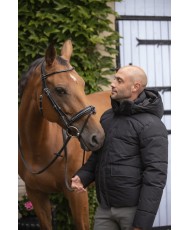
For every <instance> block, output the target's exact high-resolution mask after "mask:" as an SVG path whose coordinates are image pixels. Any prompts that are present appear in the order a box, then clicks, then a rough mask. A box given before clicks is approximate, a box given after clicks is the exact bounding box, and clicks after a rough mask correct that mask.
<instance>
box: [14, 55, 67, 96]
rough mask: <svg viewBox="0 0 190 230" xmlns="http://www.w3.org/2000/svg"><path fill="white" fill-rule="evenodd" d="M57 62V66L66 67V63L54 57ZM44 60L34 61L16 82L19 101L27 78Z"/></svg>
mask: <svg viewBox="0 0 190 230" xmlns="http://www.w3.org/2000/svg"><path fill="white" fill-rule="evenodd" d="M56 59H57V61H58V62H59V64H61V65H64V66H67V64H68V63H67V61H66V60H65V59H63V58H61V57H59V56H57V57H56ZM43 60H44V57H43V58H38V59H36V60H35V61H33V62H32V64H31V65H30V66H29V68H28V70H27V71H26V72H25V73H23V74H22V76H21V78H20V80H19V81H18V96H19V98H20V99H21V98H22V94H23V92H24V88H25V86H26V84H27V82H28V79H29V77H30V76H31V75H32V72H33V71H34V70H35V69H36V68H37V66H38V65H39V64H40V63H42V61H43Z"/></svg>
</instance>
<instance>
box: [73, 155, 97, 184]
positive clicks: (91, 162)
mask: <svg viewBox="0 0 190 230" xmlns="http://www.w3.org/2000/svg"><path fill="white" fill-rule="evenodd" d="M97 160H98V151H96V152H93V153H92V154H91V156H90V157H89V159H88V160H87V162H86V163H85V164H84V165H83V166H82V167H81V168H80V169H79V170H78V171H77V172H76V174H75V175H78V176H79V177H80V179H81V182H82V184H83V186H84V188H86V187H87V186H88V185H89V184H90V183H92V182H93V181H94V180H95V169H96V164H97Z"/></svg>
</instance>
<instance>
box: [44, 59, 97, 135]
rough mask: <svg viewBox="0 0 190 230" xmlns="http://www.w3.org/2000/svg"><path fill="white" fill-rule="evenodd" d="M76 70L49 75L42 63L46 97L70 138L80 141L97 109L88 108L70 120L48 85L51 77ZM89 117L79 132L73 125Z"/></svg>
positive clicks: (66, 70) (70, 69)
mask: <svg viewBox="0 0 190 230" xmlns="http://www.w3.org/2000/svg"><path fill="white" fill-rule="evenodd" d="M72 70H74V67H72V68H69V69H65V70H60V71H56V72H52V73H48V74H46V71H45V62H43V63H42V65H41V74H42V75H41V79H42V87H43V88H42V90H43V92H44V93H45V94H46V96H47V97H48V99H49V101H50V103H51V104H52V106H53V108H54V109H55V110H56V112H57V113H58V114H59V116H60V118H61V121H62V122H63V125H64V126H65V127H66V133H67V135H68V136H71V137H72V136H75V137H77V138H78V139H80V137H81V133H82V131H83V130H84V127H85V125H86V124H87V121H88V119H89V117H90V115H91V114H95V113H96V111H95V107H94V106H88V107H86V108H84V109H82V110H81V111H79V112H78V113H77V114H75V115H74V116H72V117H71V118H70V119H69V118H68V116H67V115H66V114H65V113H64V112H63V110H62V109H61V108H60V107H59V105H58V104H57V103H56V101H55V100H54V98H53V97H52V95H51V92H50V90H49V89H48V87H47V84H46V79H47V77H49V76H52V75H54V74H59V73H65V72H69V71H72ZM42 98H43V96H42V94H41V95H40V111H41V112H42V111H43V107H42ZM86 115H88V116H87V119H86V121H85V122H84V125H83V127H82V128H81V130H79V129H78V128H77V127H76V126H74V125H73V123H74V122H76V121H78V120H80V119H81V118H82V117H84V116H86Z"/></svg>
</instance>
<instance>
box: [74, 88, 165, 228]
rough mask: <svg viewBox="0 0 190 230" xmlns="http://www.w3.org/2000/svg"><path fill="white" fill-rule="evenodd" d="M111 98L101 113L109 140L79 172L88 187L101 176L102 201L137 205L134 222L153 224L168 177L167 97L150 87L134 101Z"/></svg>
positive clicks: (144, 225) (110, 204)
mask: <svg viewBox="0 0 190 230" xmlns="http://www.w3.org/2000/svg"><path fill="white" fill-rule="evenodd" d="M111 102H112V109H109V110H108V111H106V112H105V113H104V114H103V115H102V117H101V124H102V127H103V128H104V131H105V141H104V145H103V147H102V148H101V149H100V150H98V151H96V152H93V153H92V155H91V156H90V158H89V159H88V161H87V163H86V164H85V165H84V166H83V167H82V168H81V169H80V170H79V171H78V172H77V173H76V174H77V175H78V176H79V177H80V179H81V181H82V183H83V185H84V187H87V186H88V185H89V184H90V183H91V182H93V181H94V180H95V184H96V193H97V199H98V202H99V204H100V205H101V207H103V208H109V207H131V206H137V211H136V215H135V218H134V222H133V225H134V226H135V227H139V228H142V229H146V230H147V229H151V227H152V225H153V222H154V219H155V215H156V213H157V210H158V207H159V204H160V200H161V197H162V193H163V188H164V186H165V184H166V177H167V163H168V138H167V130H166V127H165V125H164V124H163V123H162V121H161V117H162V115H163V104H162V100H161V97H160V95H159V93H158V92H156V91H153V90H146V89H145V90H144V91H143V92H142V93H141V94H140V96H139V97H138V98H137V99H136V100H135V101H134V102H132V101H128V100H124V101H122V102H121V103H119V102H117V101H115V100H111Z"/></svg>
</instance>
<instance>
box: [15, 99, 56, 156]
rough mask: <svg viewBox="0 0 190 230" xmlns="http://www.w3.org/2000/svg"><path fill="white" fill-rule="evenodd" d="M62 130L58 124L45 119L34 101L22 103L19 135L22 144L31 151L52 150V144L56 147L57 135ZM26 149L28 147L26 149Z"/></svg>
mask: <svg viewBox="0 0 190 230" xmlns="http://www.w3.org/2000/svg"><path fill="white" fill-rule="evenodd" d="M59 129H60V128H59V127H58V125H57V124H55V123H51V122H49V121H48V120H46V119H44V117H43V115H42V114H41V113H40V111H39V109H38V105H37V102H36V101H35V100H34V99H30V101H29V100H26V99H24V100H23V101H22V102H21V105H20V108H19V135H20V139H21V141H22V143H24V145H25V146H27V148H28V149H31V151H34V152H35V151H36V152H38V151H39V149H40V151H43V150H42V145H43V149H44V151H46V152H47V149H48V150H49V149H50V146H51V145H52V142H53V143H55V145H56V135H53V133H54V132H57V131H58V130H59ZM25 148H26V147H25Z"/></svg>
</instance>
